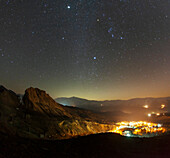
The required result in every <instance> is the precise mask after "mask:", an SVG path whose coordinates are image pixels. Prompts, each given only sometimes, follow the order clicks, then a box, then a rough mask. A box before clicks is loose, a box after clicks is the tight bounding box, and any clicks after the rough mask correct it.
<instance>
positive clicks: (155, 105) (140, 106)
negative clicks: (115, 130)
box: [55, 97, 170, 120]
mask: <svg viewBox="0 0 170 158" xmlns="http://www.w3.org/2000/svg"><path fill="white" fill-rule="evenodd" d="M55 100H56V102H58V103H62V104H64V105H68V106H74V107H80V108H83V109H88V110H92V111H94V112H99V113H103V114H104V113H107V115H108V113H109V115H110V116H113V118H116V117H115V114H118V115H119V116H125V117H126V118H127V119H134V118H136V119H137V118H138V119H142V118H146V116H147V114H148V113H152V112H155V113H163V112H169V111H170V97H164V98H135V99H130V100H105V101H95V100H87V99H82V98H76V97H71V98H64V97H63V98H57V99H55ZM162 104H164V105H165V108H161V105H162ZM144 105H148V106H149V108H147V109H146V108H144ZM110 118H111V117H110ZM119 119H120V118H118V120H119Z"/></svg>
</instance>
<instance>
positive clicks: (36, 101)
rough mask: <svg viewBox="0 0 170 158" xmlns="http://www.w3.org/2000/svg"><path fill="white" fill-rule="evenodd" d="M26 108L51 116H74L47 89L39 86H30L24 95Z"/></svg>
mask: <svg viewBox="0 0 170 158" xmlns="http://www.w3.org/2000/svg"><path fill="white" fill-rule="evenodd" d="M23 103H24V106H25V108H26V109H27V110H28V111H29V112H31V111H34V112H35V111H36V112H39V113H41V114H44V115H48V116H50V117H55V116H56V117H58V116H60V117H68V118H69V117H72V116H71V115H70V114H69V113H67V112H66V111H65V109H64V108H63V106H62V105H60V104H58V103H56V102H55V101H54V100H53V99H52V98H51V97H50V96H49V95H48V94H47V93H46V92H45V91H43V90H40V89H38V88H32V87H31V88H28V89H27V90H26V91H25V95H24V97H23Z"/></svg>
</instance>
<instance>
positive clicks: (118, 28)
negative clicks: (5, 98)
mask: <svg viewBox="0 0 170 158" xmlns="http://www.w3.org/2000/svg"><path fill="white" fill-rule="evenodd" d="M169 18H170V0H0V84H2V85H4V86H6V87H7V88H9V89H12V90H14V91H15V92H17V93H21V94H23V93H24V90H25V89H26V88H28V87H30V86H33V87H39V88H40V89H44V90H46V91H47V92H48V93H49V94H50V95H51V96H52V97H53V98H56V97H61V96H63V97H71V96H77V97H82V98H87V99H97V100H104V99H128V98H135V97H164V96H170V19H169Z"/></svg>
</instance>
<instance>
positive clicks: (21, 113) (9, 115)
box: [0, 86, 114, 139]
mask: <svg viewBox="0 0 170 158" xmlns="http://www.w3.org/2000/svg"><path fill="white" fill-rule="evenodd" d="M0 113H1V127H0V132H4V133H9V134H16V135H19V136H22V137H36V138H39V137H40V138H46V139H63V138H71V137H74V136H78V135H88V134H94V133H100V132H107V131H109V130H111V129H113V128H114V125H109V124H106V123H103V122H104V121H103V118H102V117H101V116H100V115H98V114H95V113H93V112H91V111H89V110H83V109H79V108H71V107H65V106H63V105H61V104H58V103H56V102H55V101H54V100H53V99H52V98H51V97H50V96H49V95H48V94H47V93H46V92H45V91H43V90H40V89H38V88H32V87H31V88H28V89H27V90H26V91H25V94H24V96H23V100H22V101H20V100H19V97H18V96H17V95H16V94H15V93H14V92H12V91H10V90H7V89H6V88H4V87H2V86H1V87H0ZM10 131H12V132H10Z"/></svg>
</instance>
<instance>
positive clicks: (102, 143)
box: [0, 133, 170, 158]
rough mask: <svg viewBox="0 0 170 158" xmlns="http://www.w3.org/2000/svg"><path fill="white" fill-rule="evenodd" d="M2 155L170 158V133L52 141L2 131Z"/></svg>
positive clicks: (24, 157)
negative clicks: (13, 135)
mask: <svg viewBox="0 0 170 158" xmlns="http://www.w3.org/2000/svg"><path fill="white" fill-rule="evenodd" d="M0 157H1V158H9V157H10V158H27V157H30V158H34V157H35V158H39V157H41V158H45V157H74V158H75V157H88V158H89V157H96V158H99V157H102V158H105V157H123V158H129V157H141V158H142V157H143V158H146V157H154V158H168V157H170V136H169V135H166V136H160V137H153V138H129V137H122V136H120V135H117V134H111V133H106V134H96V135H89V136H83V137H77V138H73V139H68V140H55V141H52V140H37V139H25V138H17V137H11V136H7V135H4V134H0Z"/></svg>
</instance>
